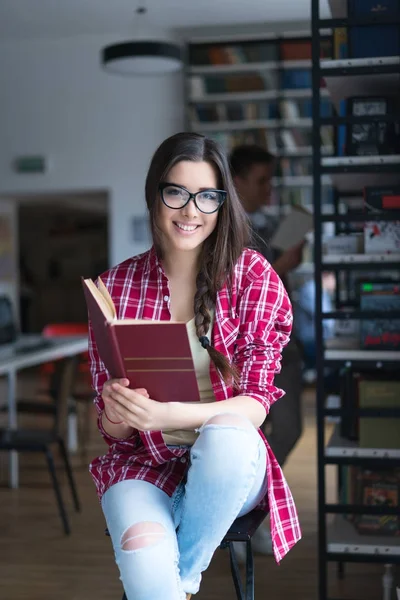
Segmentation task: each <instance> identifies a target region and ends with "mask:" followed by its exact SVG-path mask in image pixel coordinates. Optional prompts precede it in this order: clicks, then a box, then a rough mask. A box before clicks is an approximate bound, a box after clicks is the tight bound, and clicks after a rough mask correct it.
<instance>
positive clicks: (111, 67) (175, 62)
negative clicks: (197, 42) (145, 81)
mask: <svg viewBox="0 0 400 600" xmlns="http://www.w3.org/2000/svg"><path fill="white" fill-rule="evenodd" d="M146 13H147V9H146V8H145V7H143V6H140V7H139V8H137V9H136V14H137V15H139V16H140V17H142V16H143V15H145V14H146ZM141 25H142V21H140V22H139V27H138V30H139V31H143V28H141V27H140V26H141ZM182 64H183V61H182V52H181V48H180V46H178V45H177V44H173V43H172V42H170V41H164V40H157V39H152V38H151V37H146V38H143V37H140V38H139V36H138V37H137V38H136V39H133V40H130V41H126V42H121V43H118V44H112V45H110V46H106V47H105V48H103V50H102V65H103V67H104V68H105V70H106V71H108V72H110V73H116V74H119V75H164V74H167V73H174V72H176V71H178V70H180V69H181V68H182Z"/></svg>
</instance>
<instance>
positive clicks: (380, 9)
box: [348, 0, 400, 58]
mask: <svg viewBox="0 0 400 600" xmlns="http://www.w3.org/2000/svg"><path fill="white" fill-rule="evenodd" d="M379 15H382V16H384V17H390V16H392V17H393V20H395V19H396V18H399V17H400V2H399V0H380V2H377V1H376V0H348V16H349V17H350V18H355V19H357V18H360V17H361V18H365V17H377V16H378V17H379ZM348 48H349V57H350V58H368V57H375V56H398V55H399V54H400V27H399V26H398V24H396V23H393V25H391V24H385V25H384V24H379V23H376V24H373V25H368V26H354V25H352V26H350V27H348Z"/></svg>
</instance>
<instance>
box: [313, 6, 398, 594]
mask: <svg viewBox="0 0 400 600" xmlns="http://www.w3.org/2000/svg"><path fill="white" fill-rule="evenodd" d="M329 1H330V6H331V12H332V17H333V18H332V19H323V20H322V19H320V6H319V4H320V2H319V0H311V7H312V40H313V42H312V63H313V67H312V82H313V181H314V185H313V189H314V225H315V229H314V263H315V271H314V272H315V286H316V307H315V308H316V311H315V319H316V323H315V328H316V342H317V348H324V339H323V320H324V319H328V318H334V319H347V318H349V319H361V318H364V319H365V318H374V317H376V316H378V315H377V314H376V313H374V312H373V311H369V312H368V313H366V312H362V311H360V310H358V311H357V310H355V311H341V310H338V308H339V307H337V308H336V310H335V311H334V312H331V313H323V312H322V306H321V305H322V273H323V272H324V271H326V270H329V271H335V272H336V273H339V272H342V271H349V272H350V271H352V270H357V271H359V270H368V269H369V270H373V269H374V268H375V269H376V268H377V267H378V268H379V267H383V266H384V268H385V270H391V269H396V270H398V269H399V263H400V256H394V255H391V256H390V255H389V256H387V255H377V256H371V255H346V256H325V257H323V253H322V250H323V245H322V226H323V223H325V222H333V223H336V224H338V223H343V222H347V223H349V222H357V221H358V222H363V221H367V220H371V216H369V217H366V215H365V214H363V213H362V212H359V213H357V214H355V215H354V214H352V215H351V216H350V215H345V214H339V213H338V212H337V210H336V211H335V213H334V214H322V210H321V205H320V202H319V198H320V197H321V181H322V178H323V177H326V176H327V175H329V176H330V177H331V178H332V183H333V185H334V187H335V188H336V189H337V190H340V191H342V192H345V191H346V192H349V191H351V190H353V191H354V190H357V191H359V192H361V191H362V188H363V187H364V186H368V185H376V184H379V183H381V182H382V178H384V180H385V183H392V182H393V183H394V182H397V184H400V156H399V155H394V156H377V157H348V156H347V157H345V156H341V157H329V158H325V157H323V156H322V153H321V149H320V142H319V140H320V128H321V126H322V125H327V124H330V125H333V126H339V125H343V124H354V123H362V122H364V123H365V122H371V121H372V120H373V119H374V117H372V118H371V117H355V116H351V117H350V116H349V117H339V116H334V117H330V118H321V117H320V81H321V78H322V77H324V78H325V79H326V84H327V89H328V91H329V93H330V95H331V98H332V101H333V103H334V105H335V106H336V108H337V107H338V104H339V102H340V100H341V99H342V98H344V97H348V96H352V95H357V94H359V95H367V94H368V91H370V93H371V95H373V94H374V93H375V94H376V90H377V89H378V90H379V93H382V94H384V93H385V92H386V91H387V90H391V91H392V94H393V91H394V90H396V91H397V93H398V94H399V98H400V57H397V56H396V57H377V58H369V59H346V60H331V61H327V60H323V61H322V60H320V41H321V30H322V29H326V28H335V27H348V26H349V25H357V26H359V25H360V26H367V25H371V24H377V23H379V24H388V23H390V24H393V23H396V20H394V19H393V18H391V19H388V18H387V17H386V18H385V17H379V16H378V17H374V18H373V19H372V18H364V19H347V18H346V14H347V0H329ZM397 24H398V25H399V26H400V19H399V20H398V21H397ZM377 83H378V84H379V87H376V84H377ZM394 85H395V86H397V87H393V86H394ZM374 86H375V88H374ZM399 116H400V115H397V117H399ZM394 118H395V117H393V116H388V117H387V119H386V120H387V121H390V120H392V121H393V120H394ZM379 119H381V117H379ZM383 120H385V119H383ZM380 219H381V216H379V220H380ZM398 219H399V214H398V211H397V212H395V211H393V213H392V214H385V215H384V217H383V219H382V220H398ZM385 316H386V317H387V318H394V317H397V318H399V317H400V313H399V312H393V311H392V312H391V313H388V314H387V315H385ZM379 318H382V314H379ZM399 364H400V351H370V350H361V349H359V348H356V347H355V348H347V349H345V348H343V349H341V348H324V351H323V352H317V452H318V556H319V587H318V598H319V600H328V599H329V595H328V577H327V573H328V563H329V562H336V563H337V564H338V574H339V576H343V574H344V564H345V563H348V562H363V563H384V564H385V565H386V564H388V563H389V564H395V563H396V564H397V563H400V540H399V539H398V538H396V537H392V538H391V537H386V536H384V537H377V536H367V535H360V534H359V533H358V532H357V530H356V529H355V528H354V527H353V526H352V525H351V524H350V523H349V522H348V521H346V520H345V519H344V518H343V517H344V515H345V514H383V515H386V514H396V515H398V514H399V507H392V508H382V507H376V506H368V507H367V506H365V505H349V504H343V503H340V502H338V503H336V504H329V503H327V501H326V489H325V483H326V474H325V469H326V465H336V466H337V471H338V486H339V487H340V485H341V481H340V469H341V465H361V466H368V467H372V466H375V467H376V466H382V467H392V466H398V465H400V449H399V450H389V449H385V448H382V449H377V448H359V447H358V444H357V443H355V442H351V441H349V440H347V439H344V438H341V436H340V432H339V428H338V426H337V425H336V427H335V429H334V432H333V434H332V436H331V438H330V440H326V439H325V424H326V419H327V417H330V418H332V417H335V418H340V417H341V416H342V415H344V409H343V408H327V406H326V391H325V381H324V372H325V369H326V367H328V366H330V367H337V368H340V367H345V366H347V367H355V368H364V369H365V368H370V369H373V370H377V371H387V370H393V369H395V368H398V366H399ZM354 410H355V413H356V414H359V415H362V416H363V417H368V418H380V417H384V416H385V417H388V416H390V417H393V418H395V417H397V418H399V417H400V409H390V410H389V409H386V410H383V409H380V410H377V409H372V408H371V409H366V408H364V409H358V410H357V409H354ZM399 423H400V421H399ZM399 426H400V425H399ZM328 515H334V517H333V518H332V519H331V520H330V523H329V525H328V524H327V516H328Z"/></svg>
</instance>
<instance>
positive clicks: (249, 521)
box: [106, 510, 267, 600]
mask: <svg viewBox="0 0 400 600" xmlns="http://www.w3.org/2000/svg"><path fill="white" fill-rule="evenodd" d="M266 516H267V513H265V512H263V511H261V510H253V511H252V512H250V513H249V514H247V515H244V517H239V518H238V519H236V521H234V523H232V526H231V527H230V529H229V531H228V533H227V534H226V536H225V537H224V539H223V540H222V542H221V545H220V548H222V549H225V548H228V549H229V557H230V563H231V573H232V579H233V584H234V586H235V591H236V597H237V599H238V600H254V561H253V549H252V547H251V539H252V537H253V535H254V534H255V532H256V531H257V529H258V528H259V526H260V525H261V523H262V522H263V521H264V519H265V517H266ZM106 535H110V534H109V532H108V530H107V529H106ZM233 542H245V543H246V571H245V584H244V586H243V583H242V578H241V575H240V570H239V565H238V562H237V558H236V553H235V549H234V546H233ZM122 600H127V597H126V595H125V594H124V595H123V597H122Z"/></svg>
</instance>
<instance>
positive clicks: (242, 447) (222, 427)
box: [102, 414, 267, 600]
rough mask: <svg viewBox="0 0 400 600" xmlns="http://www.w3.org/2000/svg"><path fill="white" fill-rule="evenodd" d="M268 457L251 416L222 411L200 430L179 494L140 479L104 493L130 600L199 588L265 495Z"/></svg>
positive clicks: (181, 595) (175, 598) (153, 599)
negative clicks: (239, 521) (238, 524)
mask: <svg viewBox="0 0 400 600" xmlns="http://www.w3.org/2000/svg"><path fill="white" fill-rule="evenodd" d="M266 460H267V459H266V449H265V445H264V442H263V440H262V438H261V437H260V435H259V434H258V433H257V431H256V429H255V427H254V426H253V425H252V423H251V422H250V421H248V420H247V419H245V418H243V417H241V416H239V415H235V414H219V415H217V416H215V417H212V418H211V419H209V420H208V421H207V422H206V423H205V424H204V425H203V426H202V428H201V429H200V435H199V437H198V438H197V440H196V442H195V443H194V445H193V446H192V448H191V450H190V467H189V469H188V474H187V480H186V483H185V484H181V485H180V486H179V487H178V488H177V490H176V491H175V493H174V495H173V496H172V498H170V497H169V496H168V495H167V494H166V493H165V492H163V491H162V490H160V489H159V488H157V487H156V486H155V485H153V484H151V483H148V482H146V481H140V480H125V481H121V482H120V483H117V484H115V485H113V486H112V487H111V488H109V490H107V492H105V494H104V495H103V498H102V508H103V512H104V515H105V518H106V521H107V526H108V529H109V532H110V535H111V539H112V543H113V546H114V553H115V558H116V563H117V565H118V567H119V571H120V576H121V580H122V584H123V586H124V589H125V593H126V596H127V598H128V600H184V599H186V594H187V593H191V594H195V593H196V592H198V590H199V587H200V580H201V573H202V572H203V571H205V569H207V567H208V565H209V564H210V561H211V559H212V556H213V554H214V552H215V550H216V549H217V548H218V546H219V545H220V543H221V541H222V539H223V537H224V536H225V534H226V532H227V530H228V529H229V527H230V525H231V524H232V523H233V521H234V520H235V519H236V517H238V516H241V515H245V514H246V513H248V512H250V511H251V510H253V508H255V507H256V506H257V505H258V504H259V502H260V501H261V499H262V498H263V496H264V494H265V493H266V488H267V476H266Z"/></svg>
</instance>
